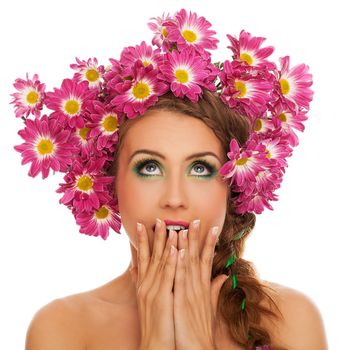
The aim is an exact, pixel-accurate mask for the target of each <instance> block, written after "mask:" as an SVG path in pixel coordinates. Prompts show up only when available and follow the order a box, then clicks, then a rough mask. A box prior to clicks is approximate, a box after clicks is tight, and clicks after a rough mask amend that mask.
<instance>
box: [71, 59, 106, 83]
mask: <svg viewBox="0 0 350 350" xmlns="http://www.w3.org/2000/svg"><path fill="white" fill-rule="evenodd" d="M75 60H76V61H77V63H78V64H75V63H73V64H71V65H70V67H71V68H72V69H74V70H76V71H78V72H77V73H75V74H74V76H73V81H75V82H80V81H85V80H86V81H88V82H89V88H90V89H93V88H98V87H100V86H101V84H102V76H103V74H104V67H103V66H99V65H98V61H97V59H96V58H93V59H92V58H89V59H88V60H87V61H80V59H79V58H78V57H76V58H75Z"/></svg>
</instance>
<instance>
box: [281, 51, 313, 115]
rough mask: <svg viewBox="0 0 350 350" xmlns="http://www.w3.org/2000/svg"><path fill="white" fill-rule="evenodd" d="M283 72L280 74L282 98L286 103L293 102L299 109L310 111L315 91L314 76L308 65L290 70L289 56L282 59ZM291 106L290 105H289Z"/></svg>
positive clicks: (300, 65) (301, 65)
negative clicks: (312, 86)
mask: <svg viewBox="0 0 350 350" xmlns="http://www.w3.org/2000/svg"><path fill="white" fill-rule="evenodd" d="M280 62H281V72H280V73H279V85H280V91H281V94H282V96H283V97H284V98H285V100H286V102H287V103H288V102H292V105H294V104H296V105H297V106H298V107H299V108H305V109H306V110H309V103H310V102H311V101H312V97H313V91H312V90H311V89H310V86H311V85H312V74H310V73H309V67H308V66H307V65H306V64H299V65H297V66H295V67H293V68H291V69H290V68H289V56H285V57H282V58H280ZM289 105H290V103H289Z"/></svg>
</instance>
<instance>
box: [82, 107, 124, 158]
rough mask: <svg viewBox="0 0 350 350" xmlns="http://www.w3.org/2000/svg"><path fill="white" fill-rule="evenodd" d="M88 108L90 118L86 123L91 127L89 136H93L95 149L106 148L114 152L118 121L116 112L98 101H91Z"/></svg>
mask: <svg viewBox="0 0 350 350" xmlns="http://www.w3.org/2000/svg"><path fill="white" fill-rule="evenodd" d="M88 110H89V118H90V120H91V121H90V122H88V123H87V127H89V128H90V129H91V131H90V133H89V137H90V138H94V144H95V145H96V148H97V150H99V151H100V150H102V149H103V148H106V149H109V150H110V151H111V152H114V149H115V148H114V146H115V144H116V142H117V140H118V129H119V123H120V117H119V116H118V113H117V112H116V111H114V110H113V109H112V108H108V107H107V106H106V105H105V104H103V103H101V102H99V101H93V103H92V104H91V107H88Z"/></svg>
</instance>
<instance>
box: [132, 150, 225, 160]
mask: <svg viewBox="0 0 350 350" xmlns="http://www.w3.org/2000/svg"><path fill="white" fill-rule="evenodd" d="M139 153H148V154H151V155H153V156H157V157H159V158H162V159H165V156H164V155H163V154H161V153H159V152H157V151H153V150H150V149H139V150H137V151H135V152H134V153H133V154H132V155H131V157H130V158H129V161H128V164H129V163H130V162H131V159H132V158H133V157H134V156H136V154H139ZM207 155H209V156H213V157H215V158H217V160H218V161H219V162H221V160H220V159H219V157H218V156H217V155H216V154H215V153H213V152H210V151H208V152H199V153H193V154H191V155H190V156H188V157H187V158H186V159H185V160H190V159H192V158H197V157H203V156H207Z"/></svg>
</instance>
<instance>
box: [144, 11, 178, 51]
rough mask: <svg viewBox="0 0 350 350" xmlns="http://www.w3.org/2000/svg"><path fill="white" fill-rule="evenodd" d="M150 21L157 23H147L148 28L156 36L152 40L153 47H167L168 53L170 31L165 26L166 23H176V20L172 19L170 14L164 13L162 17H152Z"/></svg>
mask: <svg viewBox="0 0 350 350" xmlns="http://www.w3.org/2000/svg"><path fill="white" fill-rule="evenodd" d="M150 20H154V21H155V23H152V22H149V23H147V25H148V28H150V29H151V30H152V31H153V32H154V34H155V35H154V37H153V39H152V45H156V46H158V47H162V46H165V48H166V51H167V50H168V48H169V47H170V45H169V42H168V40H167V37H168V31H167V29H166V27H165V26H164V23H165V22H171V21H174V19H173V18H172V17H170V14H169V13H168V14H167V15H165V13H163V15H162V17H152V18H150Z"/></svg>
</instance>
